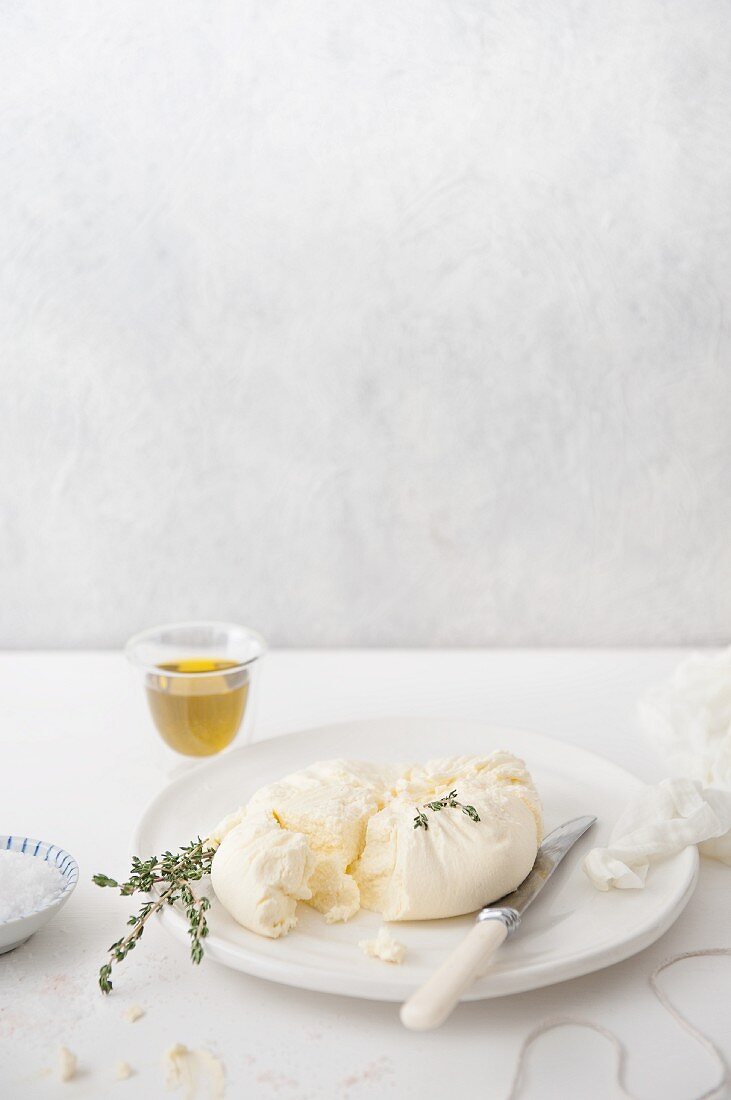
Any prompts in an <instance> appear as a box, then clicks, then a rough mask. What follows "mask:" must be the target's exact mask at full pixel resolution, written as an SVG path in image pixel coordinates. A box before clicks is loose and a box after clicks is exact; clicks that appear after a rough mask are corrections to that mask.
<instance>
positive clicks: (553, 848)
mask: <svg viewBox="0 0 731 1100" xmlns="http://www.w3.org/2000/svg"><path fill="white" fill-rule="evenodd" d="M595 821H596V818H595V817H575V818H574V819H573V820H572V821H565V822H564V823H563V825H559V827H558V828H557V829H554V830H553V832H552V833H549V834H548V836H547V837H546V838H545V840H544V841H543V843H542V844H541V846H540V848H539V849H538V855H537V856H536V861H535V863H534V864H533V870H532V871H530V873H529V874H528V876H527V878H524V879H523V881H522V882H521V884H520V886H519V887H518V888H517V890H513V892H512V894H506V895H505V897H504V898H500V900H499V901H493V902H491V903H490V905H486V906H485V907H484V908H483V909H481V910H480V912H479V913H478V915H477V919H478V920H480V919H482V920H484V919H485V917H486V916H487V915H488V914H489V913H490V910H493V909H512V910H514V911H515V913H516V914H517V916H518V917H520V916H521V915H522V914H523V913H524V912H525V910H526V909H527V908H528V906H529V905H530V904H531V902H532V901H535V899H536V897H537V896H538V894H539V893H540V892H541V890H542V889H543V887H544V886H545V885H546V883H547V882H548V880H549V878H550V877H551V875H552V874H553V872H554V871H555V870H556V868H557V867H558V865H559V863H560V862H561V860H562V859H563V857H564V856H565V855H566V853H567V852H568V851H569V850H570V849H571V848H572V847H573V846H574V844H575V843H576V841H577V840H578V839H579V837H581V836H583V835H584V833H585V832H586V831H587V829H590V828H591V826H592V825H593V824H594V822H595ZM483 914H485V916H483ZM517 923H518V922H517V921H516V925H517Z"/></svg>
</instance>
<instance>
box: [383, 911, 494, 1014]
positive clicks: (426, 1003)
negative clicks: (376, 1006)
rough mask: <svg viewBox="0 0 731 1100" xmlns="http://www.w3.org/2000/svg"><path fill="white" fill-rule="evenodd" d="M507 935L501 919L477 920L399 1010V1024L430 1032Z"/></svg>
mask: <svg viewBox="0 0 731 1100" xmlns="http://www.w3.org/2000/svg"><path fill="white" fill-rule="evenodd" d="M507 934H508V928H507V925H506V924H505V923H503V921H502V920H500V919H496V920H479V921H477V922H476V923H475V926H474V928H473V929H472V931H471V932H469V934H468V935H467V936H465V938H464V939H463V940H462V942H461V943H460V944H459V946H458V947H456V948H455V950H454V951H453V952H452V954H451V955H449V956H448V957H447V958H446V959H445V961H444V962H443V963H442V965H441V966H440V967H439V968H438V969H437V970H435V971H434V973H433V974H432V976H431V977H430V978H427V980H426V981H425V982H424V984H423V985H422V986H421V987H420V988H419V989H417V991H416V993H412V995H411V996H410V997H409V999H408V1001H407V1002H406V1003H405V1004H404V1005H403V1006H402V1008H401V1023H402V1024H403V1025H404V1026H405V1027H408V1028H410V1029H411V1030H412V1031H430V1030H431V1029H432V1028H435V1027H439V1026H440V1025H441V1024H443V1023H444V1021H445V1020H446V1018H447V1016H449V1014H450V1012H451V1011H452V1009H453V1008H454V1006H455V1005H456V1004H457V1001H458V1000H459V999H460V997H461V996H462V994H463V993H465V992H466V991H467V990H468V989H469V987H470V986H471V985H472V983H473V982H474V980H475V978H477V977H478V976H479V975H480V974H481V973H482V971H483V970H484V968H485V967H486V966H487V964H488V962H489V961H490V959H491V958H492V956H493V955H494V954H495V952H496V951H497V949H498V947H499V946H500V944H501V943H502V942H503V940H504V939H505V937H506V936H507Z"/></svg>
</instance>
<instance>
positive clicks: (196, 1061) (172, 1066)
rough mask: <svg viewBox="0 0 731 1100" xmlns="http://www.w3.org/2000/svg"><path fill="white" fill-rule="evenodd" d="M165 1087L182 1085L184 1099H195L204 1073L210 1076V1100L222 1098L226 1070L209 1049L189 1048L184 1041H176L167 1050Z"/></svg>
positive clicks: (220, 1099) (173, 1087)
mask: <svg viewBox="0 0 731 1100" xmlns="http://www.w3.org/2000/svg"><path fill="white" fill-rule="evenodd" d="M164 1063H165V1087H166V1088H167V1089H177V1088H179V1087H181V1086H182V1088H183V1098H184V1100H195V1095H196V1088H197V1085H198V1083H199V1082H200V1080H202V1078H203V1075H204V1074H205V1075H207V1077H208V1084H209V1089H208V1096H209V1097H210V1100H222V1097H223V1095H224V1092H225V1089H226V1071H225V1069H224V1065H223V1062H221V1061H220V1059H219V1058H216V1057H215V1055H213V1054H211V1052H210V1051H209V1050H189V1049H188V1047H186V1046H185V1045H184V1044H183V1043H175V1044H174V1045H173V1046H171V1047H170V1048H169V1049H168V1050H166V1051H165V1060H164Z"/></svg>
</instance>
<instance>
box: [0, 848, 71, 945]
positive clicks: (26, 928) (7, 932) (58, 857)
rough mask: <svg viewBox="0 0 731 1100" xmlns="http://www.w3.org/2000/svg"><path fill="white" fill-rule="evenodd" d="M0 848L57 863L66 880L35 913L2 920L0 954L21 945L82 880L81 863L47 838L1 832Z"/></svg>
mask: <svg viewBox="0 0 731 1100" xmlns="http://www.w3.org/2000/svg"><path fill="white" fill-rule="evenodd" d="M0 851H7V852H23V853H25V855H27V856H30V858H31V859H42V860H44V861H45V862H46V863H50V864H52V865H53V866H54V867H57V868H58V870H59V871H60V872H61V875H62V876H63V878H64V880H65V883H64V887H63V890H62V891H61V893H60V894H59V895H58V896H57V897H55V898H54V899H53V901H50V902H48V904H47V905H43V906H41V908H40V909H36V910H35V911H34V912H32V913H27V914H26V915H25V916H23V917H15V918H13V920H6V921H0V955H2V954H4V953H5V952H6V951H12V950H13V948H14V947H20V945H21V943H25V941H26V940H27V939H29V938H30V937H31V936H32V935H33V933H34V932H37V931H38V929H39V928H42V927H43V925H44V924H46V922H47V921H49V920H50V919H51V917H52V916H53V915H54V914H55V913H58V911H59V909H62V908H63V906H64V905H65V904H66V902H67V901H68V900H69V898H70V897H71V895H72V893H73V892H74V889H75V887H76V883H77V882H78V881H79V865H78V863H77V862H76V860H75V859H74V857H73V856H72V855H69V853H68V852H65V851H64V850H63V848H59V847H58V845H57V844H49V843H48V841H46V840H34V839H33V838H32V837H29V836H3V835H1V834H0Z"/></svg>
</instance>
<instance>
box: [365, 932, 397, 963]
mask: <svg viewBox="0 0 731 1100" xmlns="http://www.w3.org/2000/svg"><path fill="white" fill-rule="evenodd" d="M358 947H359V948H360V949H361V951H362V952H363V953H364V954H365V955H369V956H370V957H371V958H372V959H382V960H383V962H387V963H396V964H397V965H400V964H401V963H402V962H403V961H404V959H405V958H406V948H405V946H404V944H402V943H399V942H398V940H395V939H394V938H393V936H391V935H390V934H389V931H388V929H387V928H385V927H384V926H381V928H379V930H378V935H377V936H376V938H375V939H374V940H361V941H360V943H359V944H358Z"/></svg>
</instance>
